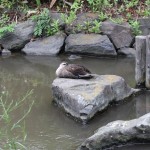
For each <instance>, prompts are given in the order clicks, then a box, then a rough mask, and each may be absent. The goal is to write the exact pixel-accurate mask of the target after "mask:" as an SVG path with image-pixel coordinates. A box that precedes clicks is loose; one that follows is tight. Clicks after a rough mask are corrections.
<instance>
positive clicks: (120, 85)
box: [52, 75, 137, 122]
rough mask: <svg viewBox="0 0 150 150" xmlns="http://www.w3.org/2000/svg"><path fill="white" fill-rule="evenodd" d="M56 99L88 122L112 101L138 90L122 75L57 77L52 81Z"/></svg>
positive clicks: (67, 109)
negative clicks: (80, 77) (131, 86)
mask: <svg viewBox="0 0 150 150" xmlns="http://www.w3.org/2000/svg"><path fill="white" fill-rule="evenodd" d="M52 92H53V98H54V101H55V102H56V103H57V104H58V105H59V106H61V107H62V108H63V109H64V110H65V111H66V112H67V113H69V114H70V115H72V116H73V117H75V118H77V119H79V120H81V121H83V122H87V121H88V120H90V119H91V118H92V117H93V116H94V115H95V114H96V113H97V112H98V111H102V110H104V109H105V108H106V107H107V106H108V105H109V104H110V103H111V102H113V101H120V100H123V99H125V98H127V97H129V96H131V95H132V94H133V93H135V92H137V90H135V89H133V88H130V87H129V86H128V85H127V84H126V83H125V80H124V79H123V78H122V77H119V76H116V75H95V76H94V78H92V79H90V80H83V79H67V78H56V79H55V80H54V81H53V83H52Z"/></svg>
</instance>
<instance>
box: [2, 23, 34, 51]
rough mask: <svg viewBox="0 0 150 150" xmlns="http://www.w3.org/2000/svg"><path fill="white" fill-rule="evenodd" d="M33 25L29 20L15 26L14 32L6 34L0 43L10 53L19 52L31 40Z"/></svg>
mask: <svg viewBox="0 0 150 150" xmlns="http://www.w3.org/2000/svg"><path fill="white" fill-rule="evenodd" d="M34 24H35V23H34V22H33V21H31V20H29V21H25V22H22V23H19V24H17V25H16V27H15V30H14V32H10V33H7V34H6V35H5V36H4V37H2V38H1V39H0V43H1V44H2V45H3V47H4V48H5V49H8V50H11V51H14V50H15V51H19V50H21V49H22V48H23V47H24V46H25V44H27V43H28V42H29V41H30V39H31V38H32V35H33V32H34Z"/></svg>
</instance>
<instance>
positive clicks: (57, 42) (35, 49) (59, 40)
mask: <svg viewBox="0 0 150 150" xmlns="http://www.w3.org/2000/svg"><path fill="white" fill-rule="evenodd" d="M65 37H66V35H65V34H62V33H60V34H56V35H53V36H50V37H46V38H43V39H37V40H36V41H31V42H29V43H28V44H26V45H25V47H24V48H23V49H22V52H24V53H25V54H27V55H57V54H58V53H59V52H60V51H61V49H62V46H63V45H64V40H65Z"/></svg>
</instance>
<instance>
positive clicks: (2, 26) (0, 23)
mask: <svg viewBox="0 0 150 150" xmlns="http://www.w3.org/2000/svg"><path fill="white" fill-rule="evenodd" d="M9 20H10V18H9V16H8V15H7V14H5V13H4V14H2V16H1V17H0V38H1V37H2V36H4V35H5V34H6V33H7V32H13V31H14V26H15V23H10V21H9Z"/></svg>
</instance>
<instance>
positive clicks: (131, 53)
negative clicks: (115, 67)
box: [117, 48, 135, 57]
mask: <svg viewBox="0 0 150 150" xmlns="http://www.w3.org/2000/svg"><path fill="white" fill-rule="evenodd" d="M117 53H118V55H121V56H125V57H135V49H134V48H121V49H119V50H118V52H117Z"/></svg>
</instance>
